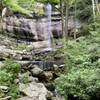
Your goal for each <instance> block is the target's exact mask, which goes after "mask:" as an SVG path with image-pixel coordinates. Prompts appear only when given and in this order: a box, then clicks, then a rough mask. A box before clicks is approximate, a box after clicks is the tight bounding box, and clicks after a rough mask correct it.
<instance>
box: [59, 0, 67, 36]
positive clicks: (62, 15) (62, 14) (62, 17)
mask: <svg viewBox="0 0 100 100" xmlns="http://www.w3.org/2000/svg"><path fill="white" fill-rule="evenodd" d="M60 9H61V21H62V34H63V37H66V35H65V32H64V12H63V0H60Z"/></svg>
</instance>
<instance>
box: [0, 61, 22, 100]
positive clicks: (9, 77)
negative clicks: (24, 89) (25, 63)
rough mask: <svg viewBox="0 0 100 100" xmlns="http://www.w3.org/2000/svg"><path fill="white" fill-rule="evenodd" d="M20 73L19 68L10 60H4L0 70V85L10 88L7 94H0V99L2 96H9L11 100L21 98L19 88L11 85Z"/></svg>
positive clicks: (18, 65)
mask: <svg viewBox="0 0 100 100" xmlns="http://www.w3.org/2000/svg"><path fill="white" fill-rule="evenodd" d="M20 72H21V66H20V64H18V63H15V62H13V61H12V60H6V61H5V62H4V65H3V66H1V68H0V85H1V86H8V87H9V88H10V90H9V92H8V93H6V94H5V93H3V92H0V98H2V97H4V96H11V100H15V99H17V98H19V97H21V96H22V95H21V93H20V92H19V88H18V86H17V85H16V84H13V80H14V79H15V78H17V76H18V74H19V73H20Z"/></svg>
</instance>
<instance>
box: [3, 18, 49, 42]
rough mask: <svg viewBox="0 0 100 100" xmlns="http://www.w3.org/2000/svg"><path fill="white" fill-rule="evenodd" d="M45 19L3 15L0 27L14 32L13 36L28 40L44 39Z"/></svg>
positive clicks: (45, 31) (45, 30)
mask: <svg viewBox="0 0 100 100" xmlns="http://www.w3.org/2000/svg"><path fill="white" fill-rule="evenodd" d="M47 27H48V26H47V22H46V19H42V20H41V19H40V20H38V21H37V20H36V19H25V18H17V17H5V18H4V20H3V24H2V29H3V30H6V31H7V32H11V33H14V37H17V38H19V39H25V40H29V41H43V40H46V33H47V29H48V28H47Z"/></svg>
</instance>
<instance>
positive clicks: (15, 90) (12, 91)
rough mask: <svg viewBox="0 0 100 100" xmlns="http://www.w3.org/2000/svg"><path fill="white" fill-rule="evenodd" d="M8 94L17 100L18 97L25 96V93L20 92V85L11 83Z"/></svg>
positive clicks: (13, 99)
mask: <svg viewBox="0 0 100 100" xmlns="http://www.w3.org/2000/svg"><path fill="white" fill-rule="evenodd" d="M7 95H8V96H11V100H16V99H17V98H21V97H23V94H22V93H20V91H19V87H18V85H16V84H13V85H11V87H10V90H9V92H8V93H7Z"/></svg>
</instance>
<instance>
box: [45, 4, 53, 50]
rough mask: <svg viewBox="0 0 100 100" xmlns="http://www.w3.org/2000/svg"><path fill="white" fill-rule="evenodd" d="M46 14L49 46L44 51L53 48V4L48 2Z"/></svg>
mask: <svg viewBox="0 0 100 100" xmlns="http://www.w3.org/2000/svg"><path fill="white" fill-rule="evenodd" d="M45 11H46V16H47V21H48V22H47V23H48V24H47V33H46V35H47V36H46V37H47V42H48V47H47V48H45V49H44V51H52V48H51V14H52V6H51V4H50V3H48V4H47V6H46V9H45Z"/></svg>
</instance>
